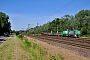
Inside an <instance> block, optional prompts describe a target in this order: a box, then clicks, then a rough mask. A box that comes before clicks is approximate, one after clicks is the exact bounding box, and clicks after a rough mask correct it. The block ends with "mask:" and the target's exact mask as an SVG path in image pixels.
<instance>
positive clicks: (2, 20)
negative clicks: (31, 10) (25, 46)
mask: <svg viewBox="0 0 90 60" xmlns="http://www.w3.org/2000/svg"><path fill="white" fill-rule="evenodd" d="M10 31H11V23H10V21H9V16H8V15H6V14H5V13H3V12H0V35H1V34H3V33H4V32H9V33H10Z"/></svg>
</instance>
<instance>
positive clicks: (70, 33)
mask: <svg viewBox="0 0 90 60" xmlns="http://www.w3.org/2000/svg"><path fill="white" fill-rule="evenodd" d="M80 34H81V33H80V31H79V30H66V31H63V32H62V36H67V37H80Z"/></svg>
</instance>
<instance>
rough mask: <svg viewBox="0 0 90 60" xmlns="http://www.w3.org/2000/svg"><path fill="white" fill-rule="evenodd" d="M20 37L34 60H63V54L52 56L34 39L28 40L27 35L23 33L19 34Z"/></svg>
mask: <svg viewBox="0 0 90 60" xmlns="http://www.w3.org/2000/svg"><path fill="white" fill-rule="evenodd" d="M18 38H20V40H21V41H22V43H23V44H24V48H25V49H26V51H27V52H29V53H30V55H32V57H33V60H63V57H62V56H52V55H50V54H49V53H48V52H47V51H46V50H45V49H44V48H43V47H42V45H41V44H40V45H37V44H35V43H34V42H32V41H28V39H27V38H26V37H24V36H23V35H21V34H20V35H18Z"/></svg>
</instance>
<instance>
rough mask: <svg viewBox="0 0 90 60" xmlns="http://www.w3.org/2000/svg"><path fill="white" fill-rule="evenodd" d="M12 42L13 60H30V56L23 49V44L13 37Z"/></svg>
mask: <svg viewBox="0 0 90 60" xmlns="http://www.w3.org/2000/svg"><path fill="white" fill-rule="evenodd" d="M13 40H14V45H15V47H14V53H13V55H14V59H15V60H31V57H30V54H29V53H28V52H27V51H26V50H24V49H23V44H22V43H21V41H20V40H19V39H18V38H17V37H16V36H15V37H14V38H13Z"/></svg>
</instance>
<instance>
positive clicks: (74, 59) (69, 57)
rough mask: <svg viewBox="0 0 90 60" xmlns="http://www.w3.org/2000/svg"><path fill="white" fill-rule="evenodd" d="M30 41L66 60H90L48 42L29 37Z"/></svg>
mask: <svg viewBox="0 0 90 60" xmlns="http://www.w3.org/2000/svg"><path fill="white" fill-rule="evenodd" d="M28 39H29V40H33V41H34V42H35V43H37V44H42V46H43V47H44V48H45V49H46V50H47V51H48V52H49V53H50V54H52V55H62V56H63V57H64V60H89V59H87V58H86V57H83V56H80V55H79V54H78V53H76V52H73V51H71V50H68V49H64V48H61V47H56V46H53V45H51V44H48V43H46V42H42V41H39V40H36V39H33V38H30V37H28Z"/></svg>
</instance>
